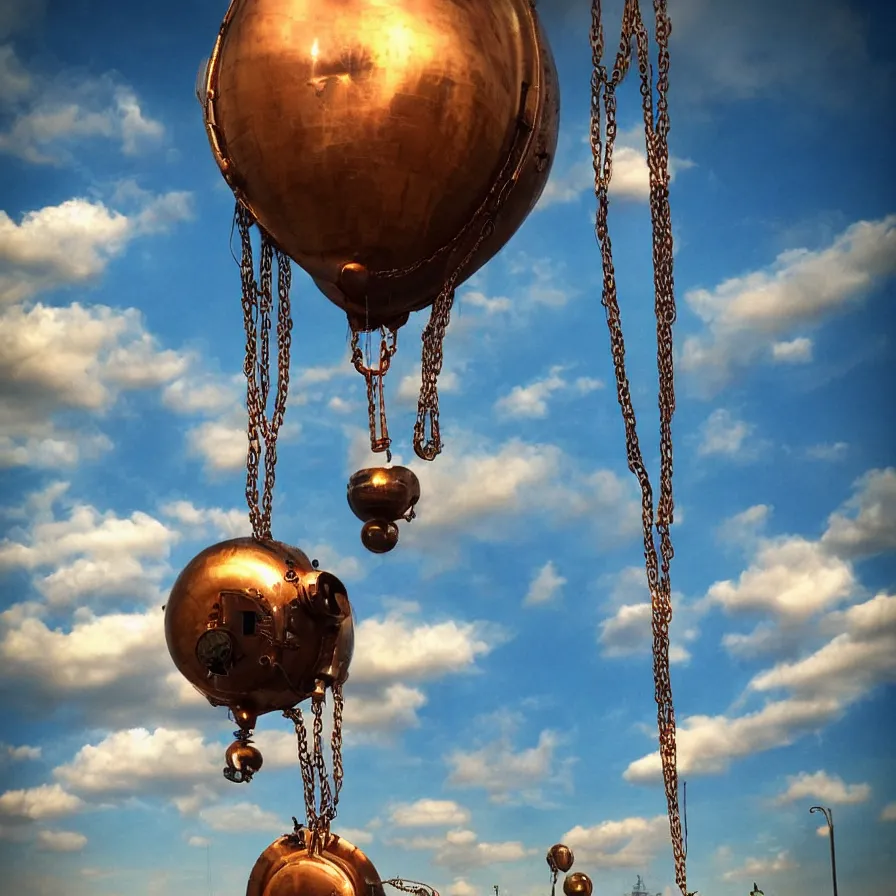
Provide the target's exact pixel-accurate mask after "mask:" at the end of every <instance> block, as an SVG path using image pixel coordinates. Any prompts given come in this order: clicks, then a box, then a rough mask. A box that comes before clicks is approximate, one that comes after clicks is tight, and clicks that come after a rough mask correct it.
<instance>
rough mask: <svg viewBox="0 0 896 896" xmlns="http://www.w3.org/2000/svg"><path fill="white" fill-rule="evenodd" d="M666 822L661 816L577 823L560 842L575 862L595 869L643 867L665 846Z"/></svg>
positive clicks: (667, 830)
mask: <svg viewBox="0 0 896 896" xmlns="http://www.w3.org/2000/svg"><path fill="white" fill-rule="evenodd" d="M668 840H669V821H668V819H667V818H666V816H665V815H658V816H656V817H654V818H640V817H637V816H634V817H631V818H623V819H621V820H619V821H602V822H600V823H599V824H596V825H593V826H592V827H583V826H582V825H577V826H576V827H574V828H572V829H571V830H569V831H567V832H566V833H565V834H564V835H563V837H562V841H563V843H565V844H566V845H567V846H569V848H570V849H571V850H572V851H573V853H575V857H576V862H577V864H582V865H584V864H585V863H587V864H588V865H590V866H593V867H596V868H644V867H645V866H646V865H648V864H649V863H650V862H651V860H652V859H653V857H654V856H655V855H656V854H657V853H658V852H659V851H660V850H661V849H662V848H663V847H665V846H666V844H667V843H668Z"/></svg>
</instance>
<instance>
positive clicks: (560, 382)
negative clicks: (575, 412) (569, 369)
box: [495, 367, 566, 418]
mask: <svg viewBox="0 0 896 896" xmlns="http://www.w3.org/2000/svg"><path fill="white" fill-rule="evenodd" d="M561 370H562V368H559V367H554V368H552V369H551V371H550V372H549V373H548V375H547V376H546V377H543V378H542V379H539V380H535V381H534V382H532V383H530V384H529V385H528V386H514V387H513V389H511V390H510V392H509V393H508V394H507V395H504V396H503V397H501V398H499V399H498V400H497V401H496V402H495V410H496V411H497V412H498V413H499V414H501V415H502V416H505V417H512V418H537V417H546V416H547V414H548V400H549V399H550V397H551V395H553V394H554V393H555V392H558V391H559V390H561V389H564V388H565V387H566V380H565V379H563V377H561V376H560V372H561Z"/></svg>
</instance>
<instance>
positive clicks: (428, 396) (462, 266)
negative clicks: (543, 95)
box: [414, 87, 532, 461]
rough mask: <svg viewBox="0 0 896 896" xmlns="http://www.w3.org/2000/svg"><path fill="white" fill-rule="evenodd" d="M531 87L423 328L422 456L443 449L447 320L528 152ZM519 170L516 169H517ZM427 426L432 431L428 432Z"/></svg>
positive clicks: (418, 445) (417, 440)
mask: <svg viewBox="0 0 896 896" xmlns="http://www.w3.org/2000/svg"><path fill="white" fill-rule="evenodd" d="M527 92H528V89H527V88H525V87H524V89H523V92H522V96H521V99H520V113H519V116H518V118H517V128H516V132H515V135H514V142H513V147H512V148H511V151H510V153H509V155H508V156H507V158H506V160H505V161H504V165H503V166H502V168H501V171H500V173H499V174H498V176H497V178H496V179H495V181H494V183H493V184H492V186H491V189H490V190H489V192H488V195H487V196H486V198H485V200H484V201H483V203H482V205H480V206H479V208H478V209H477V210H476V213H475V215H474V216H473V218H472V219H471V220H470V222H469V223H468V224H467V225H466V227H465V228H464V230H463V231H461V234H462V235H463V234H465V233H466V232H468V231H471V230H472V228H473V225H474V224H475V223H476V222H478V221H482V227H481V228H480V230H479V234H478V236H477V237H476V240H475V241H474V243H473V246H472V248H471V249H470V250H469V251H468V252H467V253H466V255H464V256H463V257H462V259H461V261H460V263H459V264H457V265H456V266H455V267H454V269H453V270H452V271H451V273H450V274H449V276H448V278H447V279H446V280H445V282H444V284H443V285H442V290H441V292H440V293H439V294H438V296H436V300H435V302H433V306H432V311H431V313H430V315H429V321H428V323H427V324H426V327H425V328H424V330H423V352H422V356H421V359H420V368H421V382H420V398H419V400H418V402H417V421H416V423H415V424H414V452H415V453H416V455H417V457H419V458H420V459H421V460H430V461H431V460H435V459H436V457H437V456H438V455H439V453H440V452H441V450H442V436H441V433H440V431H439V390H438V380H439V374H440V373H441V372H442V363H443V361H444V355H443V345H444V341H445V333H446V331H447V330H448V324H449V323H450V322H451V309H452V308H453V307H454V291H455V288H456V287H457V281H458V280H459V279H460V277H461V274H463V272H464V271H465V270H466V268H467V266H468V265H469V263H470V262H471V261H472V260H473V258H474V256H475V255H476V253H477V252H478V251H479V249H480V248H481V247H482V244H483V243H484V242H485V241H486V240H487V239H489V238H490V237H491V236H492V234H493V233H494V232H495V223H496V221H497V218H498V215H499V214H500V212H501V209H502V208H503V207H504V203H505V202H506V201H507V197H508V196H509V195H510V193H511V191H512V189H513V187H514V185H515V184H516V176H517V175H516V173H518V171H519V169H518V167H517V166H518V165H519V161H520V151H522V152H525V144H524V146H523V149H522V150H520V148H519V146H520V143H522V141H523V138H524V137H525V136H526V135H527V134H529V133H530V132H531V130H532V126H531V125H530V124H528V123H527V122H526V121H525V118H524V110H525V105H526V96H527ZM515 172H516V173H515ZM427 428H428V429H429V434H428V435H427Z"/></svg>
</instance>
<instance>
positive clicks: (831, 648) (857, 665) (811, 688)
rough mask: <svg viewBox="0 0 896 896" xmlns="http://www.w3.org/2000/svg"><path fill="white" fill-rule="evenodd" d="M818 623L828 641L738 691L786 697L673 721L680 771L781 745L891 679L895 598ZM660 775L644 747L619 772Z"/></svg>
mask: <svg viewBox="0 0 896 896" xmlns="http://www.w3.org/2000/svg"><path fill="white" fill-rule="evenodd" d="M822 628H826V629H828V630H830V631H831V632H833V633H834V637H833V638H832V639H831V640H830V641H829V642H828V643H827V644H825V645H824V646H822V647H821V648H819V649H817V650H815V651H814V652H812V653H810V654H808V655H807V656H805V657H804V658H803V659H801V660H798V661H796V662H782V663H779V664H777V665H775V666H774V667H772V668H771V669H769V670H766V671H764V672H760V673H759V674H757V675H755V676H754V677H753V679H752V680H751V681H750V683H749V685H748V686H747V691H746V693H745V695H744V697H745V698H746V697H748V696H750V695H756V694H764V693H769V692H777V691H781V690H784V691H786V692H787V693H786V695H785V696H783V697H779V698H777V699H771V700H769V701H768V702H767V703H765V705H764V706H763V707H762V708H761V709H759V710H757V711H754V712H749V713H746V714H744V715H740V716H736V715H716V716H690V717H687V718H685V719H684V720H682V721H681V722H680V723H679V727H678V769H679V773H680V774H682V775H688V774H691V775H693V774H714V773H718V772H722V771H724V770H726V769H727V768H728V767H729V765H730V764H731V762H732V761H733V760H735V759H739V758H742V757H745V756H750V755H753V754H755V753H759V752H762V751H764V750H770V749H773V748H775V747H781V746H787V745H789V744H791V743H793V742H794V741H796V740H797V739H798V738H799V737H801V736H802V735H804V734H806V733H808V732H811V731H817V730H819V729H821V728H822V727H824V726H825V725H826V724H828V723H829V722H831V721H833V720H834V719H837V718H840V717H841V716H842V715H843V713H844V712H845V711H846V710H847V709H848V708H849V707H850V706H851V705H853V704H854V703H855V702H856V701H858V700H860V699H862V698H863V697H864V696H865V695H866V694H868V693H870V692H871V690H872V689H873V688H875V687H876V686H878V685H879V684H882V683H885V682H890V681H893V680H894V679H896V597H893V596H891V595H883V594H882V595H878V596H876V597H875V598H872V599H871V600H869V601H866V602H864V603H861V604H857V605H855V606H853V607H850V608H849V609H847V610H845V611H842V612H836V613H830V614H829V615H828V616H827V617H825V619H824V620H823V621H822ZM660 774H661V767H660V760H659V754H658V753H651V754H649V755H647V756H644V757H642V758H641V759H638V760H636V761H635V762H632V763H631V764H630V765H629V766H628V768H627V769H626V771H625V775H624V777H625V779H626V780H628V781H632V782H635V783H644V782H649V781H655V780H657V779H658V778H659V777H660Z"/></svg>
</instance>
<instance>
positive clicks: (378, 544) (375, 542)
mask: <svg viewBox="0 0 896 896" xmlns="http://www.w3.org/2000/svg"><path fill="white" fill-rule="evenodd" d="M398 536H399V531H398V526H396V525H395V523H393V522H391V521H390V520H368V521H367V522H366V523H364V525H363V526H362V527H361V544H363V545H364V547H365V548H367V550H368V551H370V553H371V554H388V553H389V551H391V550H392V548H394V547H395V545H397V544H398Z"/></svg>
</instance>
